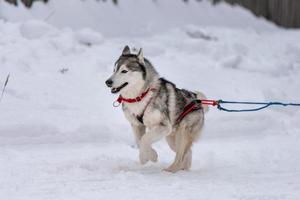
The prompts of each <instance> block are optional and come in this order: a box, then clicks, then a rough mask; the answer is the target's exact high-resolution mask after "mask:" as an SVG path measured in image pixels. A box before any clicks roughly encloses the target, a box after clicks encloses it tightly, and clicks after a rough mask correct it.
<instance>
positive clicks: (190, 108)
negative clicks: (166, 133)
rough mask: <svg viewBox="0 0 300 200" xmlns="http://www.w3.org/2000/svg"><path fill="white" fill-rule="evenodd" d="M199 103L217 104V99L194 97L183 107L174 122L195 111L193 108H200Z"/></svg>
mask: <svg viewBox="0 0 300 200" xmlns="http://www.w3.org/2000/svg"><path fill="white" fill-rule="evenodd" d="M201 104H205V105H211V106H216V105H218V104H219V102H218V101H215V100H206V99H203V100H200V99H195V100H193V101H192V102H191V103H189V104H187V105H186V106H185V107H184V108H183V111H182V113H181V114H180V115H179V117H178V118H177V120H176V123H179V122H181V120H182V119H183V118H184V117H185V116H187V115H188V114H189V113H191V112H193V111H195V110H200V109H202V106H201Z"/></svg>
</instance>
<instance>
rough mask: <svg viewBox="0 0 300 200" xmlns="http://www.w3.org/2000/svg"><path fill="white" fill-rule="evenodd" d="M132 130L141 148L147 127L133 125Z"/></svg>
mask: <svg viewBox="0 0 300 200" xmlns="http://www.w3.org/2000/svg"><path fill="white" fill-rule="evenodd" d="M131 126H132V130H133V133H134V136H135V141H136V144H137V146H138V147H140V143H141V139H142V137H143V135H144V134H145V131H146V127H145V126H144V125H135V124H131Z"/></svg>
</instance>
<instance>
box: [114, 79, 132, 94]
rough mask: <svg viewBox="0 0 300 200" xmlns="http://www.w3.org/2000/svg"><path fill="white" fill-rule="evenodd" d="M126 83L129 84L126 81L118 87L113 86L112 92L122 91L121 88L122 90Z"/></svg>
mask: <svg viewBox="0 0 300 200" xmlns="http://www.w3.org/2000/svg"><path fill="white" fill-rule="evenodd" d="M126 85H128V83H127V82H126V83H124V84H122V85H121V86H120V87H117V88H112V89H111V93H113V94H115V93H118V92H120V90H122V89H123V88H124V87H125V86H126Z"/></svg>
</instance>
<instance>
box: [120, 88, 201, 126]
mask: <svg viewBox="0 0 300 200" xmlns="http://www.w3.org/2000/svg"><path fill="white" fill-rule="evenodd" d="M149 91H155V89H154V88H152V89H151V88H148V89H147V90H146V91H145V92H143V93H142V94H141V95H140V96H138V97H136V98H132V99H131V98H124V97H122V96H121V95H120V96H119V97H118V99H117V100H116V102H117V103H119V104H121V103H123V102H126V103H137V102H140V101H142V100H143V98H144V97H145V96H146V95H147V94H148V93H149ZM151 101H152V98H150V99H149V101H148V103H147V105H146V106H145V108H144V109H143V111H142V113H141V114H139V115H136V119H137V120H138V121H139V122H140V123H142V124H144V121H143V118H144V113H145V111H146V109H147V107H148V106H149V104H150V103H151ZM203 101H205V100H203ZM201 104H202V101H201V100H200V99H194V100H192V101H191V102H190V103H189V104H187V105H186V106H185V107H184V108H183V111H182V113H181V114H180V115H179V116H178V118H177V120H176V124H179V123H180V122H181V121H182V119H183V118H184V117H185V116H187V115H188V114H189V113H191V112H193V111H196V110H200V109H202V105H201ZM203 104H206V102H203Z"/></svg>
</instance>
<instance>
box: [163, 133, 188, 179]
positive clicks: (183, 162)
mask: <svg viewBox="0 0 300 200" xmlns="http://www.w3.org/2000/svg"><path fill="white" fill-rule="evenodd" d="M192 144H193V140H192V138H190V137H189V135H187V134H186V132H184V131H180V132H177V133H176V135H175V147H176V157H175V160H174V162H173V163H172V164H171V165H170V166H169V167H168V168H167V169H165V171H169V172H173V173H175V172H177V171H179V170H188V169H189V168H190V166H191V161H192V151H191V147H192Z"/></svg>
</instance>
